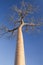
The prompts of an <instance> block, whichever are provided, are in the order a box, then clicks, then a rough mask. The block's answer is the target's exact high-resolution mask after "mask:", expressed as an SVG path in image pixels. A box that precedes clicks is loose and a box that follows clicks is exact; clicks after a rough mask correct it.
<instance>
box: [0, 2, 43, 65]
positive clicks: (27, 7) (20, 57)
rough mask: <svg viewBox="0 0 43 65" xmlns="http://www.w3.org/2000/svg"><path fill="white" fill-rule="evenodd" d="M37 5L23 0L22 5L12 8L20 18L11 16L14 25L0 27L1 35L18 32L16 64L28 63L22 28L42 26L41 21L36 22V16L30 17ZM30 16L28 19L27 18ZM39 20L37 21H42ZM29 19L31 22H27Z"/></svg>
mask: <svg viewBox="0 0 43 65" xmlns="http://www.w3.org/2000/svg"><path fill="white" fill-rule="evenodd" d="M37 9H38V8H37V7H34V6H32V5H31V4H30V3H28V4H27V3H26V2H24V1H23V2H22V6H21V7H20V8H18V7H17V6H13V7H12V10H13V13H16V14H17V15H16V16H15V17H18V19H17V18H16V19H17V20H16V19H14V16H10V21H13V23H14V26H13V28H10V29H9V28H7V27H6V26H2V27H1V28H0V33H1V34H0V35H1V36H3V35H5V34H7V33H8V34H9V33H11V34H12V36H14V33H15V32H17V45H16V56H15V64H14V65H26V63H25V53H24V41H23V34H22V29H23V28H24V30H25V31H28V30H29V29H30V30H33V29H34V27H37V26H40V25H41V23H37V22H34V21H35V19H34V17H32V18H31V17H29V15H31V14H33V13H35V12H36V11H37ZM27 17H28V20H27V19H26V18H27ZM40 20H42V19H40ZM40 20H37V21H40ZM27 21H29V22H27ZM11 24H12V22H11Z"/></svg>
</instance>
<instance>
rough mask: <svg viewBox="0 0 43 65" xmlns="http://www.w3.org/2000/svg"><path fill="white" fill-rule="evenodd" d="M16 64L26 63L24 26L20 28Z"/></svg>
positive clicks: (22, 64) (23, 64)
mask: <svg viewBox="0 0 43 65" xmlns="http://www.w3.org/2000/svg"><path fill="white" fill-rule="evenodd" d="M16 47H17V48H16V58H15V65H25V54H24V43H23V35H22V27H19V28H18V37H17V46H16Z"/></svg>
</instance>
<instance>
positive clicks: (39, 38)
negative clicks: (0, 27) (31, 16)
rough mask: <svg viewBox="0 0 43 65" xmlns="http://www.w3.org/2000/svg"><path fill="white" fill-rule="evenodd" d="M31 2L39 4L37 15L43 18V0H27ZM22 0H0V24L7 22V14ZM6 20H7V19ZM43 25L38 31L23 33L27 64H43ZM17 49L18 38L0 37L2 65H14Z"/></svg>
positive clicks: (0, 64) (0, 60)
mask: <svg viewBox="0 0 43 65" xmlns="http://www.w3.org/2000/svg"><path fill="white" fill-rule="evenodd" d="M25 1H27V2H30V3H31V4H34V5H36V6H37V5H38V6H39V7H40V11H39V12H38V14H36V13H35V16H37V17H39V18H40V17H42V18H43V0H25ZM20 2H21V0H0V24H4V22H5V24H7V20H6V19H5V16H6V15H7V14H8V12H9V8H10V7H11V6H12V5H16V4H17V5H18V4H19V3H20ZM5 20H6V21H5ZM42 30H43V27H42V28H41V32H40V33H38V32H36V31H35V33H23V36H24V47H25V58H26V65H43V32H42ZM15 50H16V38H14V39H10V40H9V39H4V38H3V37H2V38H0V65H14V58H15Z"/></svg>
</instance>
